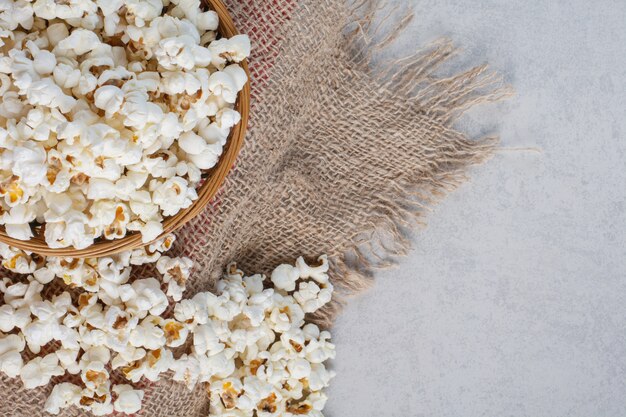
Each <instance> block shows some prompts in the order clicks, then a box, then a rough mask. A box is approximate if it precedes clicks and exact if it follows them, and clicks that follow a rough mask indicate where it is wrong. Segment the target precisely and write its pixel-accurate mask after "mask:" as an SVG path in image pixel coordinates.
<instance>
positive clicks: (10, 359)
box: [0, 334, 25, 378]
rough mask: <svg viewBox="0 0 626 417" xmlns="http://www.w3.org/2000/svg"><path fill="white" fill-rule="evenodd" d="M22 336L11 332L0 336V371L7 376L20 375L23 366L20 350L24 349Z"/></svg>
mask: <svg viewBox="0 0 626 417" xmlns="http://www.w3.org/2000/svg"><path fill="white" fill-rule="evenodd" d="M24 346H25V343H24V338H23V337H22V336H21V335H15V334H11V335H8V336H5V337H3V338H0V372H4V373H5V374H6V375H7V376H8V377H9V378H15V377H17V376H18V375H20V373H21V371H22V366H23V360H22V355H21V352H22V351H23V350H24Z"/></svg>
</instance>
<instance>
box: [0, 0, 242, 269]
mask: <svg viewBox="0 0 626 417" xmlns="http://www.w3.org/2000/svg"><path fill="white" fill-rule="evenodd" d="M202 4H204V5H205V6H207V7H208V8H209V9H211V10H215V11H216V12H217V14H218V15H219V18H220V24H219V29H218V31H219V33H220V35H222V36H225V37H232V36H234V35H237V34H238V33H239V32H238V31H237V29H236V28H235V24H234V22H233V19H232V18H231V16H230V14H229V13H228V10H227V8H226V6H225V5H224V3H222V1H221V0H202ZM241 65H242V67H243V68H244V70H245V71H246V73H248V74H249V72H248V63H247V62H245V61H244V62H242V64H241ZM235 108H236V109H237V111H239V113H240V114H241V122H240V123H239V124H238V125H237V126H235V127H234V128H233V130H232V131H231V133H230V137H229V139H228V142H227V143H226V145H225V146H224V150H223V152H222V156H221V157H220V159H219V161H218V163H217V165H216V166H215V167H213V168H211V169H210V170H207V171H206V172H204V173H203V178H204V182H203V183H202V185H201V186H200V187H199V188H198V190H197V192H198V199H197V200H196V201H194V203H193V204H192V205H191V206H190V207H189V208H187V209H185V210H181V211H180V212H179V213H178V214H176V215H175V216H171V217H168V218H166V219H165V220H164V222H163V234H162V235H161V236H163V235H165V234H168V233H171V232H173V231H175V230H177V229H179V228H181V227H182V226H183V225H185V223H187V222H188V221H190V220H191V219H193V218H194V217H196V216H197V215H198V214H199V213H200V212H202V210H203V209H204V208H205V207H206V206H207V204H209V202H210V201H211V199H212V198H213V197H214V196H215V194H216V193H217V191H218V190H219V188H220V186H221V185H222V183H223V182H224V180H225V179H226V175H228V172H229V171H230V169H231V168H232V167H233V165H234V162H235V159H236V158H237V155H238V154H239V150H240V149H241V146H242V145H243V141H244V136H245V133H246V129H247V126H248V117H249V111H250V83H249V82H248V84H246V86H245V87H244V89H243V90H242V91H241V92H240V93H239V98H238V100H237V102H236V104H235ZM161 236H159V238H160V237H161ZM157 240H158V238H157ZM0 242H3V243H6V244H8V245H10V246H13V247H17V248H20V249H23V250H25V251H29V252H34V253H37V254H40V255H45V256H63V257H72V258H86V257H100V256H108V255H113V254H115V253H119V252H122V251H126V250H132V249H136V248H138V247H141V246H144V245H145V244H144V243H143V242H142V241H141V235H140V234H139V233H136V232H135V233H130V234H128V235H126V236H124V237H123V238H122V239H116V240H105V239H98V240H97V241H96V242H95V243H94V244H93V245H91V246H89V247H87V248H85V249H74V248H71V247H69V248H61V249H59V248H50V247H49V246H48V245H47V244H46V241H45V239H44V236H43V231H42V229H41V228H39V229H38V230H36V235H35V236H34V237H32V238H31V239H30V240H18V239H14V238H12V237H9V236H8V235H7V234H6V232H5V230H4V227H2V226H0Z"/></svg>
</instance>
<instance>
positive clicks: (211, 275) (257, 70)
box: [0, 0, 507, 417]
mask: <svg viewBox="0 0 626 417" xmlns="http://www.w3.org/2000/svg"><path fill="white" fill-rule="evenodd" d="M228 3H229V6H230V9H231V10H232V13H233V15H234V18H235V21H236V22H237V24H238V26H239V28H240V30H241V31H242V32H244V33H248V34H249V35H250V36H251V37H252V39H253V45H254V52H253V56H252V58H251V60H250V62H251V72H252V79H253V81H252V82H253V84H252V85H253V102H252V111H251V115H252V119H251V126H250V131H249V134H248V135H247V139H246V144H245V146H244V148H243V150H242V153H241V155H240V158H239V160H238V163H237V166H236V169H235V170H234V171H233V172H232V173H231V175H230V176H229V178H228V179H227V181H226V183H225V186H224V187H223V190H222V191H221V192H220V194H219V195H218V197H217V198H216V200H215V201H214V202H213V204H212V205H211V206H210V207H209V208H208V209H207V210H206V211H205V212H204V213H203V214H202V215H201V216H199V217H198V218H196V219H195V220H194V221H193V222H192V223H191V224H188V225H187V226H186V227H185V228H184V229H183V230H182V231H181V232H179V233H178V238H179V240H178V244H177V247H176V249H175V250H176V251H178V252H180V253H184V254H186V255H187V256H190V257H191V258H193V259H194V260H195V261H196V263H197V265H198V267H197V268H196V272H195V278H194V280H193V281H192V282H191V283H190V285H189V286H188V288H189V289H188V294H193V293H194V292H196V291H199V290H207V289H211V288H212V287H213V285H214V283H215V282H216V279H217V278H218V277H219V275H220V273H221V271H222V269H223V268H224V266H225V265H226V263H228V262H229V261H231V260H237V261H238V262H239V266H240V267H241V268H242V269H244V270H246V271H249V272H260V271H267V270H268V269H269V268H271V267H272V266H275V265H277V264H279V263H281V262H284V261H289V262H293V260H294V259H295V258H296V257H297V256H299V255H305V256H308V257H309V258H316V257H317V256H318V255H319V254H322V253H327V254H328V255H329V256H330V259H331V262H332V271H331V273H332V279H333V283H334V285H335V287H336V288H337V290H338V297H337V299H336V300H335V302H334V303H333V305H332V306H330V307H329V308H328V309H326V310H325V312H324V314H322V315H320V316H318V317H315V319H316V320H317V321H318V322H319V323H320V324H322V325H324V326H328V325H330V324H331V323H332V319H333V317H334V315H335V314H336V312H337V311H338V308H339V306H340V305H341V300H342V298H343V297H344V296H345V295H347V294H350V293H353V292H355V291H357V290H359V289H361V288H364V287H366V286H367V285H368V282H369V277H370V275H371V272H372V270H373V269H374V268H377V267H381V266H384V265H387V264H388V262H389V261H392V260H393V259H394V258H395V257H396V256H398V255H401V254H402V253H404V252H405V251H406V250H407V249H408V246H409V243H408V242H407V240H406V238H405V232H406V230H407V228H408V227H410V226H411V225H413V224H415V223H416V222H420V219H421V217H422V215H423V213H424V212H425V210H426V209H427V207H428V206H429V205H431V204H433V203H434V202H436V200H437V199H438V198H440V196H441V195H442V194H443V193H444V192H445V191H448V190H450V189H452V188H454V187H455V186H456V185H457V184H459V182H461V181H462V180H463V178H464V175H465V172H466V169H467V168H468V167H469V166H470V165H472V164H475V163H479V162H481V161H483V160H485V158H487V157H488V156H489V155H490V153H491V152H492V150H493V148H494V145H495V140H494V139H492V138H485V139H482V140H468V139H467V138H466V137H465V136H464V135H463V134H461V133H459V132H457V131H455V130H454V129H453V128H452V124H453V123H454V121H455V120H456V118H457V117H458V116H459V115H460V114H461V113H462V112H463V111H465V110H466V109H467V108H469V107H470V106H472V105H473V104H476V103H478V102H482V101H488V100H494V99H498V98H499V97H501V96H502V95H504V94H506V93H507V90H506V89H502V88H500V86H499V80H498V79H497V77H495V76H493V75H492V74H490V73H488V72H486V70H485V68H484V67H479V68H474V69H471V70H469V71H467V72H464V73H461V74H459V75H456V76H454V77H450V78H439V77H437V76H436V75H435V74H434V72H435V71H436V70H437V69H438V67H439V66H440V65H441V64H442V63H444V62H445V61H446V60H447V59H448V58H449V57H450V56H451V55H453V53H454V50H453V48H452V47H451V45H450V44H449V43H446V42H441V43H438V44H436V45H433V46H431V47H428V48H426V49H425V50H422V51H416V52H415V54H412V55H409V56H406V57H404V58H403V59H400V60H397V61H395V62H381V61H380V60H377V59H376V57H377V54H378V53H379V52H380V50H381V49H383V48H384V47H385V45H387V44H389V43H390V42H392V41H393V39H394V38H395V37H396V36H397V35H398V33H400V32H401V30H402V27H403V26H404V25H405V24H406V23H408V21H409V19H410V16H407V15H405V14H404V15H403V13H402V12H399V13H395V14H394V13H392V14H390V15H389V19H388V20H387V21H386V23H385V24H383V25H382V26H380V27H374V26H373V23H372V22H373V21H380V20H381V19H380V13H385V12H384V11H381V10H378V9H379V8H380V7H379V6H380V4H379V2H376V1H367V0H366V1H362V2H359V3H357V4H352V5H351V6H347V5H345V4H344V2H343V1H331V0H278V1H272V0H229V1H228ZM377 14H378V17H377V18H376V19H372V17H374V16H376V15H377ZM394 19H395V20H394ZM390 28H391V29H390ZM374 62H378V63H377V64H374ZM136 273H137V274H141V275H145V274H149V273H151V271H150V268H147V269H144V270H142V271H136ZM0 381H1V383H2V391H1V392H2V394H3V395H2V398H1V399H0V415H1V416H5V417H9V416H10V417H22V416H24V417H26V416H28V417H35V416H43V415H45V413H43V412H42V411H41V409H42V405H43V403H44V402H45V398H46V397H47V395H48V394H49V392H50V391H51V389H52V388H51V386H48V387H43V388H40V389H37V390H32V391H25V390H23V389H22V387H21V382H19V380H11V379H8V378H6V377H4V376H2V377H1V378H0ZM145 390H146V397H145V398H144V408H143V410H142V411H141V413H140V414H139V415H142V416H147V417H175V416H180V417H188V416H206V415H208V400H207V396H206V394H205V392H204V388H203V387H198V388H197V389H196V390H195V391H194V392H189V391H188V390H187V389H186V388H184V387H183V386H182V385H180V384H177V383H174V382H172V381H171V380H169V379H168V378H165V379H164V380H162V381H160V382H158V383H156V384H154V383H148V384H147V385H146V386H145ZM61 415H62V416H79V415H86V413H84V412H82V411H79V410H76V409H70V410H66V411H64V412H62V414H61Z"/></svg>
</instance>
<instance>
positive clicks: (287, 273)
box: [271, 264, 300, 291]
mask: <svg viewBox="0 0 626 417" xmlns="http://www.w3.org/2000/svg"><path fill="white" fill-rule="evenodd" d="M271 279H272V284H274V286H275V287H276V288H278V289H281V290H285V291H293V290H295V289H296V281H297V280H298V279H300V271H299V270H298V268H295V267H293V266H291V265H287V264H283V265H280V266H279V267H278V268H276V269H274V271H272V278H271Z"/></svg>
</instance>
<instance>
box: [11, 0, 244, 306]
mask: <svg viewBox="0 0 626 417" xmlns="http://www.w3.org/2000/svg"><path fill="white" fill-rule="evenodd" d="M218 26H219V19H218V15H217V13H216V12H214V11H205V10H202V8H201V3H200V1H199V0H176V1H172V2H170V1H162V0H132V1H121V0H110V1H103V0H97V1H92V0H71V1H54V0H32V1H31V0H12V1H5V2H4V3H3V5H0V35H1V36H0V38H1V39H0V46H2V47H3V48H4V51H5V54H4V55H3V56H2V57H0V146H2V148H3V150H4V152H2V155H0V196H1V197H3V199H4V201H5V203H6V206H5V207H4V208H5V210H3V211H2V213H1V214H0V225H1V226H4V228H5V230H6V232H7V234H8V235H9V236H11V237H13V238H17V239H20V240H28V239H31V238H32V237H33V232H34V230H43V231H44V233H43V237H44V238H45V240H46V243H47V244H48V246H50V247H52V248H65V247H75V248H77V249H83V248H86V247H88V246H90V245H92V244H93V243H94V242H96V241H97V240H100V239H119V238H122V237H124V236H126V235H127V234H128V233H132V232H136V233H140V234H141V235H142V241H143V242H144V243H149V242H151V241H153V240H155V239H158V237H159V236H160V235H161V234H162V233H163V222H164V220H165V218H166V217H169V216H174V215H176V214H177V213H179V212H180V211H181V210H185V209H187V208H189V207H190V206H191V205H192V204H193V202H194V201H195V200H197V198H198V195H197V192H196V189H197V188H198V186H199V185H200V184H201V183H202V180H203V175H202V171H203V170H208V169H210V168H213V167H214V166H215V165H216V164H217V163H218V161H219V158H220V156H221V154H222V151H223V148H224V145H225V143H226V141H227V139H228V137H229V134H230V131H231V130H232V128H233V127H234V126H235V125H236V124H237V123H239V122H240V120H241V116H240V115H239V113H238V112H237V111H235V110H234V109H233V107H234V103H235V101H236V99H237V95H238V94H239V92H240V91H241V90H242V89H243V88H244V86H245V84H246V82H247V81H248V79H247V78H248V77H247V74H246V72H245V71H244V70H243V68H242V67H241V66H240V65H238V63H240V62H241V61H242V60H243V59H245V58H246V57H247V56H249V54H250V42H249V39H248V38H247V37H246V36H245V35H237V36H235V37H233V38H231V39H226V38H223V39H219V40H216V38H217V33H216V30H217V28H218ZM4 39H6V40H7V41H6V42H5V41H4ZM102 200H107V202H103V201H102ZM107 204H108V206H109V207H110V206H115V207H116V208H119V207H124V208H123V213H122V214H123V215H122V216H121V217H122V220H121V221H120V220H117V219H116V220H115V222H108V223H106V222H105V219H106V220H109V219H110V213H107V212H106V208H105V207H104V206H106V205H107ZM18 207H19V208H18ZM40 224H44V225H45V228H41V229H40V228H39V227H37V229H33V226H39V225H40ZM146 255H147V254H146ZM136 256H139V253H137V255H136ZM154 256H156V257H158V255H154ZM144 258H145V259H148V258H150V256H144ZM143 260H144V259H142V261H143ZM51 277H52V275H51V274H50V273H44V272H42V273H40V274H39V277H38V278H37V279H41V281H42V282H44V283H45V282H49V280H50V279H51ZM77 285H78V283H77ZM80 286H81V287H83V288H87V287H86V286H85V285H80ZM89 288H90V290H92V291H98V290H99V289H98V288H99V285H97V284H96V285H91V286H89ZM111 291H112V287H111V286H109V287H108V291H107V290H105V292H104V294H106V297H108V298H107V300H106V302H107V303H112V302H114V301H115V299H116V296H115V294H113V293H114V292H115V291H113V293H112V292H111ZM168 291H169V295H170V296H172V297H173V298H175V300H176V301H177V300H179V299H180V297H181V296H182V294H181V293H182V287H181V286H180V285H179V284H174V283H172V284H171V285H170V286H169V290H168Z"/></svg>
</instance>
